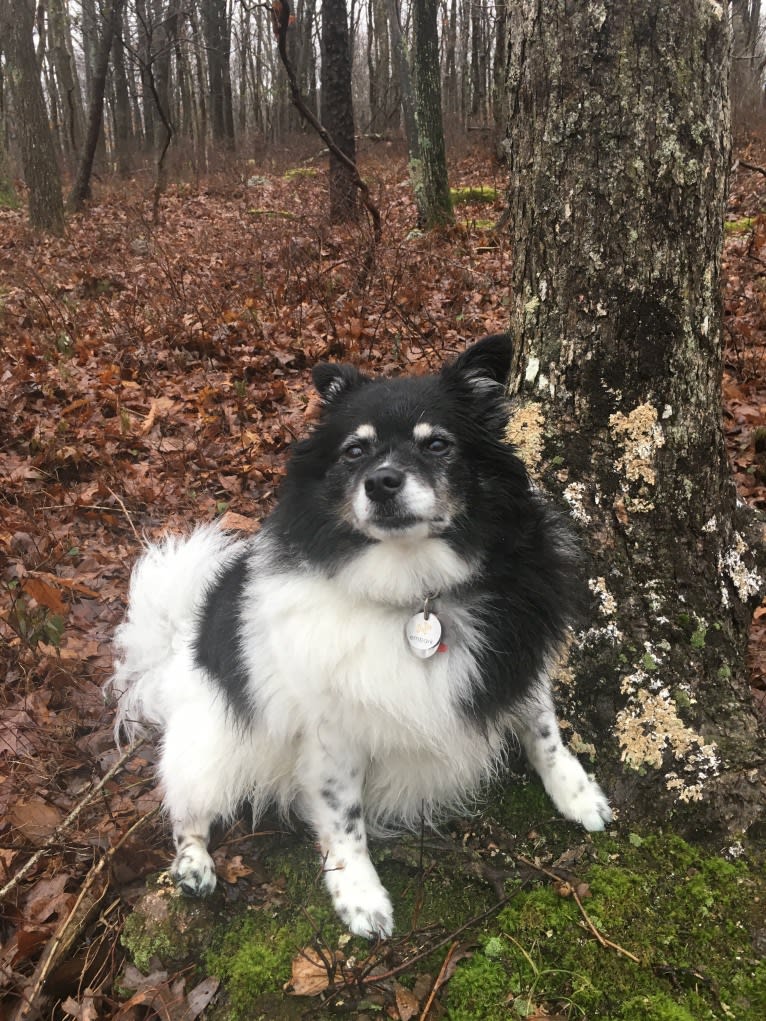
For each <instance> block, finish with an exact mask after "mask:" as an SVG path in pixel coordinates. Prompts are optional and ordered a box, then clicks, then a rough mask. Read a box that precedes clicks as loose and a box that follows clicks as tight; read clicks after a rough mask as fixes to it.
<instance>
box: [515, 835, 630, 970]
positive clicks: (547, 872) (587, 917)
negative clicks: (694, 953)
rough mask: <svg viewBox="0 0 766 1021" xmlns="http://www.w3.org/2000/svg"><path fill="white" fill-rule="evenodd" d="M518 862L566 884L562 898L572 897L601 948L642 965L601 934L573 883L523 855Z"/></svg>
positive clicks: (518, 856) (617, 944)
mask: <svg viewBox="0 0 766 1021" xmlns="http://www.w3.org/2000/svg"><path fill="white" fill-rule="evenodd" d="M516 861H518V862H521V864H522V865H526V866H527V867H528V868H530V869H534V870H535V871H536V872H540V873H541V874H542V875H544V876H547V877H548V878H549V879H552V880H554V881H555V882H556V883H558V884H559V886H561V884H562V883H564V885H565V887H566V889H565V890H564V891H563V893H562V896H565V897H568V896H570V895H571V897H572V899H573V900H574V902H575V904H576V905H577V907H578V908H579V909H580V914H581V915H582V917H583V920H584V921H585V925H586V927H587V928H588V929H589V930H590V932H591V933H593V935H594V936H595V937H596V939H597V940H598V941H599V943H600V944H601V946H602V947H609V949H610V950H614V951H615V952H616V953H618V954H622V956H623V957H627V958H628V959H629V960H631V961H634V962H635V963H636V964H640V963H641V961H640V959H639V958H638V957H636V955H635V954H633V953H631V952H630V950H626V949H625V948H624V947H621V946H620V945H619V943H614V942H612V940H610V939H607V937H606V936H604V935H603V933H601V932H599V930H598V929H597V928H596V926H595V925H594V924H593V922H592V921H591V918H590V915H589V914H588V912H587V911H586V910H585V908H584V907H583V903H582V901H581V900H580V897H579V895H578V893H577V890H575V888H574V887H573V886H572V885H571V883H568V882H566V881H564V880H562V878H561V876H557V875H556V873H555V872H552V871H551V870H550V869H546V868H545V866H544V865H539V864H537V862H534V861H531V859H529V858H525V857H523V855H520V854H517V855H516Z"/></svg>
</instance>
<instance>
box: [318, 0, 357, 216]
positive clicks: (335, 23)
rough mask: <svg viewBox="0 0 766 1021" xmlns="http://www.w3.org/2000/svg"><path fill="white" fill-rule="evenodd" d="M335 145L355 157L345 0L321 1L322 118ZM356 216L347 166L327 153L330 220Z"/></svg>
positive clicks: (352, 179)
mask: <svg viewBox="0 0 766 1021" xmlns="http://www.w3.org/2000/svg"><path fill="white" fill-rule="evenodd" d="M321 120H322V122H323V124H324V126H325V127H326V128H327V130H328V131H329V133H330V134H331V135H332V137H333V139H334V140H335V143H336V145H337V146H338V148H339V149H340V150H341V152H343V153H345V155H346V156H348V158H349V159H350V160H356V142H355V139H354V107H353V102H352V98H351V52H350V50H349V41H348V19H347V17H346V0H324V3H323V4H322V117H321ZM356 215H357V201H356V186H355V184H354V178H353V175H352V173H351V172H350V170H349V168H348V167H347V166H346V164H345V163H343V162H342V161H341V160H339V159H338V158H337V157H336V156H335V155H334V154H333V153H332V152H330V220H331V221H332V222H333V223H343V222H345V221H347V220H353V219H355V217H356Z"/></svg>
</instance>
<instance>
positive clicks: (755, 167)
mask: <svg viewBox="0 0 766 1021" xmlns="http://www.w3.org/2000/svg"><path fill="white" fill-rule="evenodd" d="M737 167H742V169H743V170H752V171H754V172H755V173H756V174H763V176H764V177H766V168H765V167H759V166H758V165H757V164H756V163H745V161H744V160H737V161H736V163H735V164H734V166H733V167H732V170H736V169H737Z"/></svg>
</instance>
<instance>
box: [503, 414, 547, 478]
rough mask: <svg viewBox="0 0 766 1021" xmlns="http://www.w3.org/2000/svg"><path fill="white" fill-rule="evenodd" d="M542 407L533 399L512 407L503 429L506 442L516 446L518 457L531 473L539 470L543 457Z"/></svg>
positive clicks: (543, 420) (533, 473) (543, 419)
mask: <svg viewBox="0 0 766 1021" xmlns="http://www.w3.org/2000/svg"><path fill="white" fill-rule="evenodd" d="M544 422H545V418H544V416H543V411H542V408H541V407H540V405H539V404H536V403H535V402H534V401H528V402H527V403H525V404H521V405H519V406H518V407H516V408H514V410H513V411H512V412H511V417H510V418H509V420H508V425H507V426H506V429H505V441H506V443H511V444H513V446H514V447H516V449H517V451H518V453H519V457H520V458H521V459H522V461H523V462H524V464H525V465H526V466H527V469H528V470H529V472H530V473H531V474H532V475H535V474H536V473H537V471H538V470H539V467H540V463H541V461H542V457H543V424H544Z"/></svg>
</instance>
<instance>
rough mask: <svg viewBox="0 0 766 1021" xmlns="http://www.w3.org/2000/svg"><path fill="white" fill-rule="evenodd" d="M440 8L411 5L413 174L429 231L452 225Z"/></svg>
mask: <svg viewBox="0 0 766 1021" xmlns="http://www.w3.org/2000/svg"><path fill="white" fill-rule="evenodd" d="M438 7H439V5H438V0H414V2H413V5H412V37H413V44H412V67H413V79H414V82H413V84H414V86H415V122H416V125H417V130H418V144H419V149H420V154H419V159H418V160H417V161H411V162H410V173H411V176H412V178H413V185H414V189H415V203H416V205H417V207H418V221H419V223H420V225H421V226H423V227H426V228H428V229H430V228H432V227H438V226H441V225H443V224H447V223H452V202H451V200H450V193H449V183H448V181H447V156H446V152H445V148H444V126H443V123H442V104H441V72H440V69H439V37H438V34H437V31H436V15H437V11H438Z"/></svg>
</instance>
